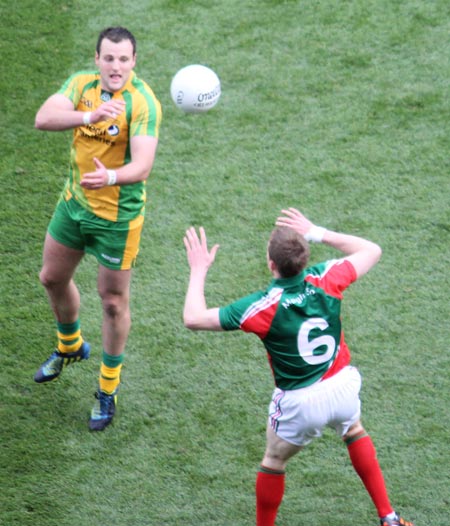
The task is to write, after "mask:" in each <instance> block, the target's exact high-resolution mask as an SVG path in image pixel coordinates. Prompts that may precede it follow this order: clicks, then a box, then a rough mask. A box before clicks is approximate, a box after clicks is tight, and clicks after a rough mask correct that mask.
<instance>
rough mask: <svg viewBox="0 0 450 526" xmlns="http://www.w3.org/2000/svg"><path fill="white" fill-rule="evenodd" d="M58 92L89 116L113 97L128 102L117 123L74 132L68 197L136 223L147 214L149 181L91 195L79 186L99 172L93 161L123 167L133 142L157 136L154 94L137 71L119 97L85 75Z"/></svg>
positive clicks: (88, 73) (109, 217) (110, 217)
mask: <svg viewBox="0 0 450 526" xmlns="http://www.w3.org/2000/svg"><path fill="white" fill-rule="evenodd" d="M58 93H60V94H62V95H64V96H66V97H68V98H69V99H70V100H71V101H72V102H73V104H74V107H75V109H76V110H78V111H86V112H87V111H94V110H95V109H96V108H98V107H99V106H100V105H101V104H103V103H104V102H106V101H108V100H110V99H111V98H117V99H122V100H124V101H125V103H126V110H125V112H123V113H122V114H121V115H119V117H117V118H116V119H114V120H113V119H111V120H108V121H103V122H98V123H96V124H88V125H86V126H80V127H78V128H75V129H74V132H73V142H72V148H71V154H70V169H69V179H68V181H67V183H66V186H65V189H64V196H65V198H66V199H67V198H68V197H70V196H71V195H72V196H73V197H74V198H75V199H76V200H77V201H78V202H79V203H80V204H81V205H82V206H83V207H84V208H86V209H87V210H89V211H90V212H92V213H93V214H95V215H97V216H98V217H101V218H103V219H107V220H109V221H129V220H131V219H134V218H135V217H137V216H138V215H139V214H141V213H143V212H144V206H145V200H146V192H145V181H143V182H138V183H135V184H129V185H123V186H118V185H116V186H105V187H104V188H101V189H99V190H89V189H85V188H83V187H82V186H81V185H80V180H81V177H82V175H83V174H84V173H87V172H93V171H95V169H96V168H95V165H94V161H93V158H94V157H97V158H98V159H99V160H100V161H101V162H102V163H103V164H104V165H105V166H106V167H107V168H108V169H115V168H119V167H121V166H123V165H124V164H127V163H128V162H130V161H131V153H130V138H131V137H133V136H137V135H149V136H152V137H158V135H159V127H160V123H161V116H162V112H161V105H160V103H159V101H158V100H157V98H156V97H155V95H154V93H153V91H152V90H151V88H150V87H149V86H148V85H147V84H146V83H145V82H144V81H143V80H141V79H139V78H138V77H137V76H136V74H135V73H134V71H133V72H131V74H130V78H129V79H128V81H127V83H126V84H125V86H124V87H123V88H122V89H121V90H120V91H117V92H115V93H110V92H107V91H104V90H102V88H101V85H100V74H99V73H98V72H96V71H81V72H78V73H75V74H74V75H72V76H71V77H70V78H69V79H67V81H66V82H65V83H64V84H63V86H62V87H61V89H60V90H59V92H58Z"/></svg>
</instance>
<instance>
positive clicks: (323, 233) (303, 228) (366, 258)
mask: <svg viewBox="0 0 450 526" xmlns="http://www.w3.org/2000/svg"><path fill="white" fill-rule="evenodd" d="M282 213H283V216H280V217H278V218H277V221H276V225H277V226H287V227H290V228H293V229H294V230H296V231H297V232H298V233H299V234H301V235H303V236H304V237H305V239H307V240H308V241H313V242H318V243H325V244H326V245H329V246H330V247H333V248H335V249H336V250H339V251H340V252H342V253H343V254H345V257H344V258H343V259H346V260H348V261H350V262H351V263H352V265H353V266H354V268H355V271H356V274H357V276H358V277H360V276H363V275H364V274H366V272H368V271H369V270H370V269H371V268H372V267H373V266H374V265H375V264H376V263H377V262H378V261H379V259H380V257H381V248H380V246H379V245H377V244H376V243H374V242H372V241H369V240H368V239H364V238H362V237H359V236H354V235H350V234H344V233H341V232H334V231H332V230H327V229H325V228H323V227H320V226H317V225H315V224H314V223H312V222H311V221H310V220H309V219H307V218H306V217H305V216H304V215H303V214H302V213H301V212H300V211H299V210H297V209H296V208H288V209H286V210H282Z"/></svg>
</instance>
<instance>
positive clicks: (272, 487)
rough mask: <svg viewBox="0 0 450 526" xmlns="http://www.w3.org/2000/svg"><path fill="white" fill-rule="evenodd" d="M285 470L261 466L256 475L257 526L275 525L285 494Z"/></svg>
mask: <svg viewBox="0 0 450 526" xmlns="http://www.w3.org/2000/svg"><path fill="white" fill-rule="evenodd" d="M284 476H285V475H284V471H273V470H270V469H268V468H265V467H264V466H261V469H260V471H258V474H257V476H256V526H275V519H276V517H277V512H278V508H279V507H280V504H281V501H282V500H283V495H284Z"/></svg>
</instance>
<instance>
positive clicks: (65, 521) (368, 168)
mask: <svg viewBox="0 0 450 526" xmlns="http://www.w3.org/2000/svg"><path fill="white" fill-rule="evenodd" d="M0 20H1V26H2V39H1V43H0V51H1V52H2V57H3V74H2V75H1V76H0V88H1V92H2V98H1V102H0V108H1V122H2V127H1V128H2V129H1V133H0V151H1V152H2V155H1V157H0V196H1V197H0V199H1V206H0V219H1V225H2V227H1V236H2V242H1V244H2V251H1V258H2V265H1V268H2V273H1V277H0V291H1V303H0V309H1V310H0V324H1V327H0V348H1V368H0V371H1V372H0V388H1V402H0V524H1V525H2V526H3V525H4V526H16V525H17V526H19V525H20V526H80V525H83V526H87V525H89V526H90V525H92V526H100V525H109V526H138V525H139V526H181V525H192V526H194V525H200V524H202V525H208V526H232V525H239V526H250V525H252V524H254V477H255V472H256V470H257V467H258V465H259V461H260V460H261V457H262V453H263V448H264V427H265V417H266V406H267V404H268V402H269V397H270V393H271V390H272V379H271V377H270V373H269V367H268V365H267V363H266V358H265V354H264V352H263V348H262V346H261V344H260V342H259V341H258V340H257V339H256V338H254V337H251V336H247V335H244V334H228V335H223V334H198V333H191V332H188V331H187V330H185V329H184V328H183V325H182V319H181V314H182V304H183V300H184V292H185V288H186V284H187V275H188V268H187V264H186V261H185V254H184V247H183V243H182V237H183V234H184V231H185V229H186V228H187V227H188V226H190V225H191V224H193V225H195V226H199V225H204V226H205V228H206V230H207V234H208V236H209V238H210V240H211V243H220V245H221V248H220V250H219V253H218V256H217V259H216V264H215V266H214V267H213V269H212V270H211V273H210V276H209V278H208V283H207V296H208V301H209V304H210V305H211V306H213V305H218V304H224V303H227V302H230V301H232V300H234V299H236V298H237V297H239V296H241V295H242V294H244V293H246V292H252V291H253V290H255V289H257V288H260V287H263V286H265V284H266V283H267V281H268V280H269V275H268V272H267V270H266V266H265V254H264V252H265V246H266V240H267V237H268V234H269V232H270V230H271V228H272V225H273V222H274V219H275V217H276V216H277V214H278V213H279V211H280V209H281V208H283V207H286V206H297V207H299V208H300V209H302V210H303V211H304V212H305V213H306V215H308V216H309V217H310V218H311V219H312V220H313V221H315V222H317V223H318V224H322V225H324V226H328V227H330V228H333V229H340V230H344V231H348V232H353V233H356V234H360V235H363V236H365V237H368V238H370V239H373V240H374V241H376V242H378V243H379V244H381V246H382V247H383V250H384V254H383V258H382V260H381V262H380V263H379V265H378V266H377V267H376V268H375V269H374V270H373V271H372V272H371V273H370V274H369V275H368V276H366V277H364V279H363V280H362V281H361V282H358V283H357V284H355V285H354V286H353V287H352V288H351V289H350V290H349V292H348V293H347V303H346V304H345V306H344V326H345V327H346V335H347V340H348V343H349V345H350V348H351V349H352V352H353V358H354V364H355V365H357V366H358V367H359V369H360V371H361V373H362V375H363V378H364V382H363V390H362V400H363V416H364V418H363V422H364V423H365V425H366V427H367V429H368V430H369V431H370V432H371V435H372V437H373V439H374V442H375V444H376V446H377V449H378V457H379V460H380V463H381V465H382V467H383V469H384V472H385V476H386V479H387V484H388V487H389V489H390V495H391V499H392V502H393V504H394V505H395V506H396V507H397V508H398V509H399V511H401V512H402V513H403V514H404V515H405V516H406V517H408V518H410V519H412V520H414V521H415V522H416V524H417V526H420V525H422V526H425V525H430V524H433V525H437V526H447V525H448V524H449V523H450V514H449V511H448V510H449V505H450V496H449V486H450V477H449V465H450V447H449V443H450V433H449V430H448V422H449V420H450V409H449V407H450V404H449V402H450V395H449V392H450V391H449V390H450V355H449V350H450V349H449V337H450V331H449V321H448V319H449V303H448V297H449V279H448V267H449V262H450V249H449V247H450V239H449V230H450V220H449V190H450V188H449V186H450V184H449V167H450V142H449V137H450V124H449V121H450V119H449V90H448V87H449V53H448V35H449V33H450V5H449V3H448V2H447V1H444V0H436V1H427V2H423V1H419V0H405V1H402V2H400V1H397V0H394V1H387V0H353V1H350V0H349V1H341V2H333V1H332V0H318V1H316V2H300V1H294V0H291V1H289V0H285V1H282V0H259V1H256V0H254V1H251V0H242V1H239V0H227V1H226V2H219V1H214V0H212V1H208V2H207V1H205V0H203V1H190V0H166V1H163V0H155V1H153V2H144V1H142V0H137V1H135V2H121V1H119V0H110V1H109V2H103V1H100V2H94V3H93V2H88V1H86V0H76V1H75V0H73V1H71V0H67V1H63V2H51V1H50V0H41V1H40V2H34V1H32V0H18V1H17V2H14V3H9V4H6V2H2V3H0ZM116 24H122V25H125V26H127V27H129V29H131V30H132V31H133V32H134V33H135V35H136V36H137V38H138V65H137V68H136V69H137V72H138V74H139V75H140V76H142V77H143V78H145V79H146V80H147V81H148V82H149V84H150V85H151V86H152V87H153V89H154V91H155V93H156V94H157V96H158V97H159V99H160V100H161V102H162V104H163V111H164V120H163V125H162V129H161V137H160V146H159V150H158V156H157V160H156V163H155V166H154V170H153V173H152V176H151V179H150V180H149V183H148V193H149V202H148V207H147V210H148V212H147V222H146V227H145V231H144V235H143V239H142V247H141V255H140V259H139V264H138V267H137V269H136V271H135V274H134V281H133V297H132V309H133V328H132V332H131V335H130V339H129V344H128V347H127V353H126V362H125V365H124V370H123V385H122V390H121V395H120V399H119V407H118V413H117V416H116V418H115V420H114V423H113V425H112V426H110V427H109V428H108V429H107V430H106V431H105V432H104V433H97V434H92V433H89V432H88V430H87V418H88V415H89V411H90V409H91V406H92V403H93V401H94V399H93V397H92V394H93V392H94V391H95V389H96V385H97V374H98V368H99V364H100V356H101V341H100V330H99V327H100V316H101V313H100V303H99V300H98V298H97V293H96V271H97V268H96V262H95V260H93V259H92V258H90V257H88V258H87V259H86V260H85V261H83V263H82V265H81V267H80V269H79V272H78V273H77V282H78V284H79V287H80V291H81V294H82V313H81V319H82V324H83V331H84V334H85V337H86V338H87V339H88V340H89V341H90V342H91V343H92V345H93V353H92V354H93V355H92V358H91V360H89V361H88V362H86V363H84V364H83V365H80V366H77V367H73V368H71V369H68V370H67V371H65V373H64V375H63V376H62V378H61V379H60V380H58V381H57V382H55V383H53V384H50V385H37V384H35V383H34V382H33V374H34V372H35V369H36V368H37V366H38V365H39V364H40V363H41V361H42V360H44V359H45V358H46V357H47V355H48V354H49V352H50V350H51V349H52V347H53V345H54V343H55V341H54V339H55V332H54V324H53V319H52V316H51V313H50V309H49V307H48V305H47V300H46V297H45V293H44V291H43V289H42V288H41V286H40V284H39V281H38V273H39V269H40V264H41V250H42V242H43V238H44V234H45V229H46V226H47V223H48V220H49V218H50V216H51V214H52V212H53V208H54V205H55V203H56V200H57V198H58V195H59V192H60V189H61V187H62V184H63V182H64V179H65V175H66V168H67V162H68V148H69V144H70V138H71V134H70V133H56V134H52V133H42V132H37V131H36V130H34V127H33V124H34V115H35V113H36V111H37V109H38V107H39V106H40V104H41V103H42V102H43V101H44V99H45V98H46V97H47V96H48V95H50V94H51V93H53V92H54V91H56V89H58V88H59V86H60V84H61V83H62V82H63V81H64V80H65V78H66V77H67V76H68V75H69V74H71V73H72V72H74V71H76V70H78V69H82V68H85V67H91V66H92V65H93V59H94V48H95V43H96V38H97V34H98V32H99V31H100V30H101V29H103V28H104V27H106V26H108V25H116ZM190 63H201V64H205V65H208V66H210V67H212V68H213V69H214V70H215V71H216V72H217V74H218V75H219V77H220V78H221V83H222V96H221V100H220V102H219V104H218V105H217V107H216V108H214V109H213V110H212V111H210V112H209V113H207V114H205V115H190V116H189V115H184V114H182V113H181V112H180V111H179V110H178V109H177V108H175V106H174V105H173V103H172V101H171V100H170V94H169V86H170V81H171V78H172V76H173V75H174V73H175V72H176V71H177V70H178V69H179V68H181V67H183V66H184V65H186V64H190ZM335 255H336V254H334V253H330V251H329V250H327V249H326V247H322V246H314V247H313V251H312V258H313V259H314V260H320V259H324V258H328V257H330V256H333V257H334V256H335ZM348 524H361V525H363V524H364V525H365V524H367V525H375V524H377V520H376V513H375V510H374V508H373V506H372V504H371V502H370V500H369V498H368V496H367V495H366V493H365V491H364V490H363V488H362V485H361V483H360V481H359V479H357V477H356V475H355V474H354V473H353V470H352V468H351V466H350V462H349V460H348V457H347V454H346V451H345V448H344V447H343V446H342V445H341V444H340V442H339V440H338V439H337V438H336V437H335V436H334V435H333V434H332V433H326V434H325V436H324V438H323V439H322V440H320V441H317V442H316V443H314V444H312V445H311V446H310V447H309V448H308V449H307V450H306V451H305V452H304V453H302V454H301V455H300V456H298V457H297V458H296V459H294V460H293V461H292V462H291V464H290V465H289V468H288V476H287V486H286V494H285V499H284V502H283V505H282V507H281V509H280V513H279V518H278V525H279V526H302V525H308V526H324V525H332V526H347V525H348Z"/></svg>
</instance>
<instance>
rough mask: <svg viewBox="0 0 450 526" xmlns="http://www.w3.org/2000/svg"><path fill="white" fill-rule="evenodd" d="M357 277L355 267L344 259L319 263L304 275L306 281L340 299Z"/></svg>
mask: <svg viewBox="0 0 450 526" xmlns="http://www.w3.org/2000/svg"><path fill="white" fill-rule="evenodd" d="M357 277H358V276H357V274H356V270H355V267H354V266H353V265H352V264H351V263H350V261H347V260H346V259H344V258H343V259H331V260H328V261H324V262H322V263H318V264H316V265H314V266H312V267H308V268H307V269H306V270H305V274H304V279H305V281H307V282H308V283H311V284H312V285H314V286H316V287H319V288H321V289H323V290H324V291H325V292H326V293H327V294H330V295H332V296H336V297H339V298H340V297H341V295H342V292H343V290H344V289H346V288H347V287H348V286H349V285H350V284H351V283H353V282H354V281H356V279H357Z"/></svg>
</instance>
